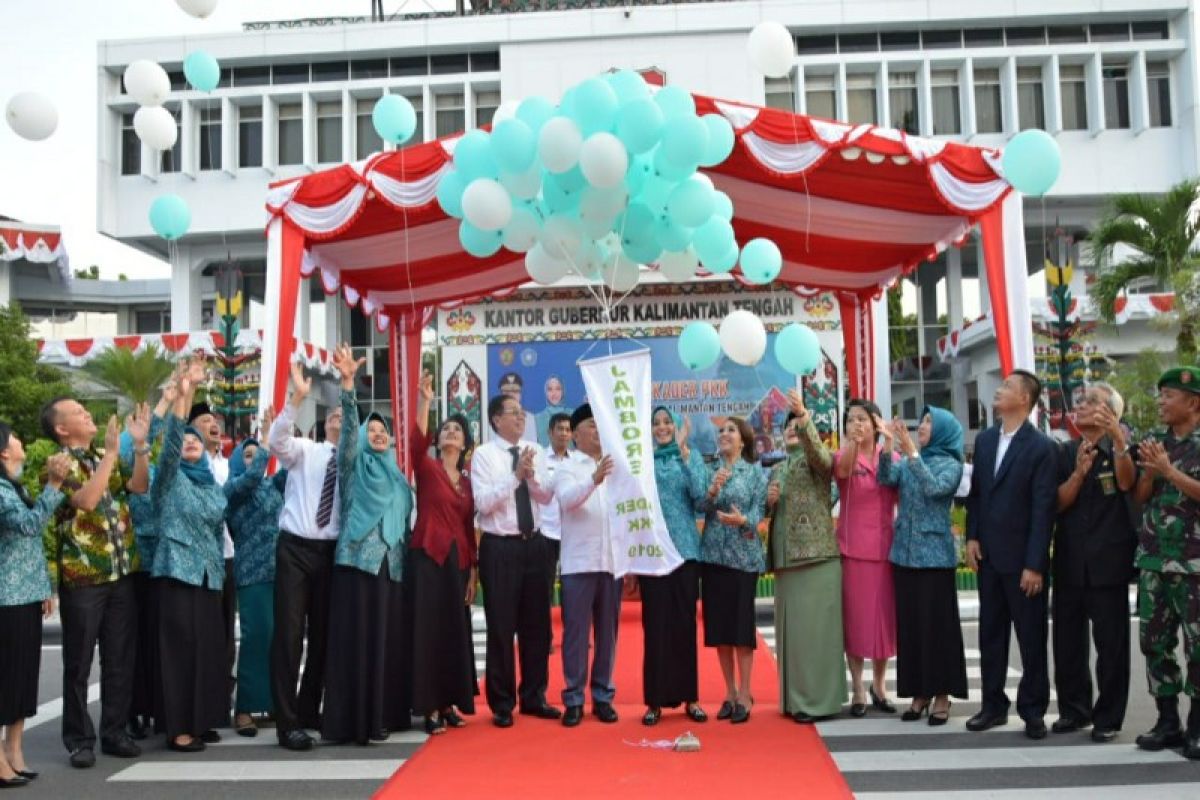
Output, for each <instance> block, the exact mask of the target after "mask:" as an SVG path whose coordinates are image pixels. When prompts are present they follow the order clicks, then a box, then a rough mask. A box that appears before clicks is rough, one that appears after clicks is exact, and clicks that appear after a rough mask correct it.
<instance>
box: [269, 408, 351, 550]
mask: <svg viewBox="0 0 1200 800" xmlns="http://www.w3.org/2000/svg"><path fill="white" fill-rule="evenodd" d="M295 416H296V410H295V408H294V407H293V406H292V404H291V403H288V404H287V405H286V406H285V407H284V409H283V411H281V412H280V413H279V416H278V417H276V418H275V422H274V424H272V425H271V430H270V432H269V433H268V434H267V446H268V447H269V448H270V450H271V455H273V456H275V458H276V459H278V460H279V463H280V465H281V466H283V468H284V469H286V470H287V471H288V477H287V486H285V487H284V490H283V510H281V511H280V512H279V529H280V530H283V531H287V532H288V533H292V534H295V535H296V536H300V537H303V538H305V539H321V540H333V539H336V538H337V537H338V516H339V511H340V505H341V502H340V497H341V489H342V487H341V485H340V484H339V485H338V486H337V488H336V489H335V490H334V493H333V514H332V515H331V516H330V517H329V524H328V525H326V526H325V527H323V528H319V527H317V506H319V505H320V503H321V488H322V487H323V486H324V485H325V470H326V468H327V467H328V466H329V459H330V458H331V457H332V456H333V453H334V449H333V445H331V444H329V442H314V441H312V440H311V439H302V438H300V437H298V436H293V435H292V429H293V427H294V426H295Z"/></svg>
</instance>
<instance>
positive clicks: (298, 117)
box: [278, 103, 304, 165]
mask: <svg viewBox="0 0 1200 800" xmlns="http://www.w3.org/2000/svg"><path fill="white" fill-rule="evenodd" d="M278 133H279V135H278V142H279V163H280V164H284V165H286V164H303V163H304V109H303V108H302V107H301V106H300V104H299V103H286V104H280V106H279V130H278Z"/></svg>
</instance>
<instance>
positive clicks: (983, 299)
mask: <svg viewBox="0 0 1200 800" xmlns="http://www.w3.org/2000/svg"><path fill="white" fill-rule="evenodd" d="M975 268H976V271H977V272H978V273H979V313H980V314H982V315H987V314H989V313H991V310H992V296H991V294H989V293H988V291H989V290H988V279H987V259H985V258H984V257H983V237H982V236H976V237H975Z"/></svg>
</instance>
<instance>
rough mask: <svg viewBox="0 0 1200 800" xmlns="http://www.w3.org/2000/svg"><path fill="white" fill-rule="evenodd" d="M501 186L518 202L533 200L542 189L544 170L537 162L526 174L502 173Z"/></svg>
mask: <svg viewBox="0 0 1200 800" xmlns="http://www.w3.org/2000/svg"><path fill="white" fill-rule="evenodd" d="M500 184H501V185H502V186H503V187H504V188H505V189H508V191H509V192H510V193H511V194H512V196H513V197H515V198H517V199H518V200H532V199H533V198H535V197H537V193H538V192H539V191H541V189H542V168H541V167H540V166H538V164H537V162H536V161H535V162H534V164H533V166H531V167H530V168H529V169H527V170H525V171H524V172H501V173H500Z"/></svg>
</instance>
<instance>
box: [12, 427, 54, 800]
mask: <svg viewBox="0 0 1200 800" xmlns="http://www.w3.org/2000/svg"><path fill="white" fill-rule="evenodd" d="M24 467H25V447H24V445H23V444H22V443H21V440H20V439H19V438H17V435H16V434H14V433H13V430H12V427H11V426H9V425H8V424H7V423H5V422H0V564H3V565H4V569H3V571H0V732H3V733H4V746H3V748H0V789H9V788H13V787H17V786H24V785H25V784H27V783H29V782H30V781H31V780H33V779H34V778H36V777H37V776H38V773H36V772H33V771H32V770H30V769H29V767H28V766H27V765H26V763H25V753H24V751H23V749H22V735H23V733H24V731H25V720H26V719H28V718H29V717H32V716H33V715H34V714H36V713H37V689H38V673H39V671H40V670H41V660H42V617H43V616H49V615H50V613H51V612H52V611H53V610H54V601H53V600H52V599H51V596H50V573H49V571H48V570H47V569H46V554H45V553H44V552H43V551H42V531H43V530H44V529H45V527H46V523H47V522H49V521H50V515H51V514H53V513H54V511H55V510H56V509H57V508H58V507H59V505H61V504H62V501H63V493H62V492H61V491H59V488H60V487H61V486H62V483H63V480H65V479H66V477H67V475H68V473H69V472H70V471H71V457H70V456H69V455H66V454H64V453H59V454H57V455H53V456H51V457H50V459H49V460H48V461H47V462H46V475H47V479H46V486H45V488H43V489H42V494H41V496H40V497H38V499H37V502H36V503H35V502H34V501H33V500H32V499H31V498H30V497H29V494H28V493H27V492H26V491H25V487H24V486H23V485H22V484H21V472H22V470H23V469H24Z"/></svg>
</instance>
